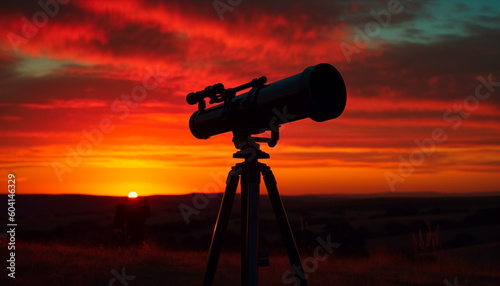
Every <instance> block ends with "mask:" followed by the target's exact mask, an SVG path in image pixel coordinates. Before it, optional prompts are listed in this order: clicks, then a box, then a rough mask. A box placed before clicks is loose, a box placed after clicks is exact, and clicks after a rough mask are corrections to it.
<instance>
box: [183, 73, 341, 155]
mask: <svg viewBox="0 0 500 286" xmlns="http://www.w3.org/2000/svg"><path fill="white" fill-rule="evenodd" d="M266 82H267V79H266V77H260V78H256V79H253V80H252V81H250V82H248V83H246V84H243V85H240V86H238V87H235V88H228V89H225V88H224V85H223V84H222V83H217V84H215V85H212V86H207V87H206V88H205V89H204V90H202V91H198V92H193V93H190V94H188V95H187V97H186V101H187V102H188V104H191V105H194V104H197V103H198V110H197V111H195V112H194V113H193V115H192V116H191V118H190V119H189V129H190V130H191V133H192V134H193V135H194V137H196V138H198V139H207V138H209V137H211V136H214V135H217V134H221V133H225V132H229V131H232V132H233V133H234V134H246V135H247V136H250V135H252V134H260V133H262V132H265V131H269V130H271V132H272V136H273V135H275V136H278V132H277V129H278V127H279V126H280V125H282V124H285V123H289V122H293V121H297V120H301V119H304V118H311V119H312V120H314V121H317V122H322V121H326V120H329V119H334V118H336V117H338V116H339V115H340V114H342V112H343V111H344V108H345V105H346V87H345V84H344V80H343V79H342V76H341V75H340V73H339V72H338V71H337V69H336V68H334V67H333V66H332V65H330V64H326V63H322V64H318V65H316V66H311V67H308V68H306V69H305V70H304V71H303V72H302V73H299V74H296V75H294V76H291V77H288V78H285V79H282V80H279V81H276V82H274V83H271V84H269V85H266V84H265V83H266ZM248 88H251V90H250V91H248V92H246V93H244V94H241V95H238V96H236V93H238V92H240V91H242V90H245V89H248ZM205 98H209V99H210V101H209V103H210V104H213V103H221V102H222V104H219V105H216V106H212V107H210V108H206V102H205ZM275 139H276V138H275ZM274 141H276V140H271V142H268V144H269V145H270V146H271V145H273V144H275V143H276V142H274ZM271 147H273V146H271Z"/></svg>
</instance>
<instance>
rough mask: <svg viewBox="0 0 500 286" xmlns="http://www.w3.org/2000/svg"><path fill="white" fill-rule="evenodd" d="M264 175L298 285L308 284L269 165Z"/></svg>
mask: <svg viewBox="0 0 500 286" xmlns="http://www.w3.org/2000/svg"><path fill="white" fill-rule="evenodd" d="M262 176H263V178H264V183H265V184H266V188H267V192H268V194H269V199H270V200H271V204H272V206H273V209H274V214H275V215H276V220H277V221H278V225H279V228H280V232H281V236H282V237H283V242H284V243H285V247H286V252H287V254H288V259H289V260H290V264H291V266H292V270H293V274H294V275H295V279H296V280H297V285H301V286H307V285H308V284H307V278H306V276H305V273H304V268H303V267H302V263H301V260H300V255H299V251H298V250H297V245H296V244H295V239H294V238H293V233H292V229H291V227H290V223H289V221H288V217H287V215H286V212H285V208H284V207H283V202H282V201H281V197H280V194H279V192H278V187H277V183H276V178H275V177H274V174H273V172H272V171H271V168H269V167H265V168H264V170H262ZM299 282H300V283H299Z"/></svg>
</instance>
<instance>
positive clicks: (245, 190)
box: [241, 171, 248, 285]
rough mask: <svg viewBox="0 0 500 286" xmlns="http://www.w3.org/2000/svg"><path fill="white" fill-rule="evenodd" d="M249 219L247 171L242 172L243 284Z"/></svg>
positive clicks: (245, 280) (242, 282)
mask: <svg viewBox="0 0 500 286" xmlns="http://www.w3.org/2000/svg"><path fill="white" fill-rule="evenodd" d="M247 219H248V180H247V172H245V171H243V172H242V173H241V285H245V283H247V280H248V277H247V276H246V275H247V274H248V273H247V252H246V251H247V249H246V247H247Z"/></svg>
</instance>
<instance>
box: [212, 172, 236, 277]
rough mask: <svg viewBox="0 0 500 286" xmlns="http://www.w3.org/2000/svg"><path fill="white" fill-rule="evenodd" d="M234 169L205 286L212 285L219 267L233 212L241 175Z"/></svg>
mask: <svg viewBox="0 0 500 286" xmlns="http://www.w3.org/2000/svg"><path fill="white" fill-rule="evenodd" d="M234 170H235V168H234V167H233V169H232V170H231V171H230V172H229V175H228V177H227V182H226V190H225V191H224V196H223V197H222V203H221V206H220V209H219V215H218V216H217V222H216V224H215V228H214V233H213V236H212V242H211V244H210V250H209V252H208V262H207V268H206V269H205V275H204V277H203V286H211V285H212V284H213V281H214V278H215V271H216V269H217V263H218V262H219V256H220V251H221V249H222V243H223V240H224V234H225V233H226V229H227V224H228V222H229V216H230V214H231V209H232V208H233V203H234V197H235V194H236V189H237V188H238V181H239V176H238V174H236V173H235V172H234Z"/></svg>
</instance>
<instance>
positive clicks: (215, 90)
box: [186, 82, 224, 105]
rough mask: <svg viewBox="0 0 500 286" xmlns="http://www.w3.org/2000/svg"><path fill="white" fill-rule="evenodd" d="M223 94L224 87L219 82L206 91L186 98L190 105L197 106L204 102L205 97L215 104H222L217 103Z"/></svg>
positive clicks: (208, 87)
mask: <svg viewBox="0 0 500 286" xmlns="http://www.w3.org/2000/svg"><path fill="white" fill-rule="evenodd" d="M222 92H224V85H223V84H222V83H220V82H219V83H216V84H214V85H209V86H207V87H205V89H204V90H200V91H197V92H191V93H189V94H188V95H187V96H186V101H187V103H188V104H189V105H195V104H197V103H198V102H200V101H202V100H203V99H204V98H205V97H209V98H210V100H211V101H213V102H220V101H217V99H218V98H219V97H220V95H221V94H222Z"/></svg>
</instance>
